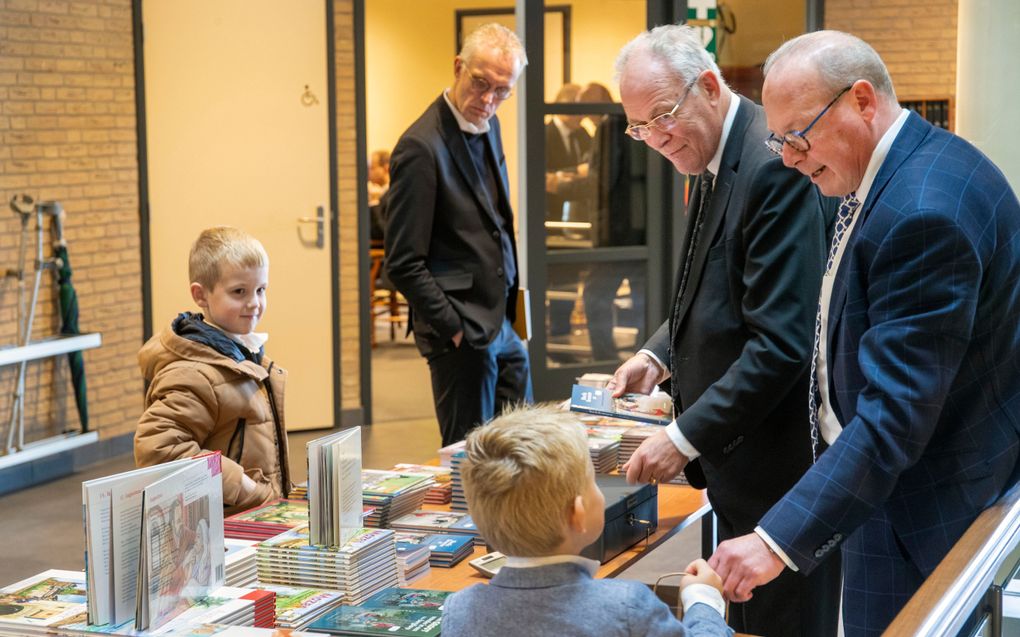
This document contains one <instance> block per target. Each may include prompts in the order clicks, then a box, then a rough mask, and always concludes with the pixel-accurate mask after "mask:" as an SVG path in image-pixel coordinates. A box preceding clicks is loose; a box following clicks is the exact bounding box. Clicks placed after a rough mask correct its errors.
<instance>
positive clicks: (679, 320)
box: [674, 94, 752, 329]
mask: <svg viewBox="0 0 1020 637" xmlns="http://www.w3.org/2000/svg"><path fill="white" fill-rule="evenodd" d="M733 97H734V99H740V100H741V102H740V106H739V108H738V109H737V115H736V117H735V118H734V119H733V126H732V127H731V128H730V134H729V137H728V138H727V140H726V147H725V148H724V149H723V154H722V160H721V161H720V164H719V174H718V175H716V176H715V188H714V190H713V191H712V198H711V201H710V202H709V204H708V210H706V211H705V213H704V214H705V221H704V222H703V223H704V225H703V226H702V228H701V232H700V234H699V237H698V245H697V246H695V251H694V258H693V259H692V261H691V271H690V274H689V275H688V277H689V280H688V283H687V290H686V292H685V293H684V298H682V299H677V302H678V303H680V307H679V308H677V312H676V326H677V329H678V328H679V326H680V325H681V324H683V320H684V317H685V316H686V315H687V311H688V310H690V307H691V303H692V302H693V300H694V297H695V295H696V294H697V292H698V286H699V285H700V283H701V273H702V272H703V271H704V269H705V262H706V261H707V260H708V251H709V250H710V249H711V248H712V242H713V240H714V239H715V236H716V234H718V232H719V228H720V227H721V226H722V224H723V220H724V219H725V217H726V208H727V206H728V205H729V202H730V194H731V193H732V192H733V182H734V181H735V180H736V178H737V167H738V166H739V164H740V154H741V151H742V150H743V148H744V134H745V133H746V132H747V127H748V126H749V125H750V123H751V114H752V111H751V108H750V107H749V103H747V104H745V103H744V100H743V99H742V98H739V97H738V96H737V95H736V94H734V96H733ZM692 187H693V188H694V189H695V193H697V194H696V195H695V196H694V197H691V206H690V210H697V209H698V208H697V207H696V206H700V205H701V196H700V193H701V178H700V177H699V178H698V179H696V180H695V182H694V184H693V186H692ZM687 216H688V225H689V226H690V225H693V224H694V216H696V215H691V214H688V215H687ZM690 241H691V231H690V229H689V230H688V233H687V241H686V243H685V246H684V247H685V250H684V252H682V253H681V254H686V250H687V249H689V248H687V246H689V245H690ZM680 270H681V276H683V263H681V264H680ZM678 285H679V284H678ZM676 294H677V291H674V298H676Z"/></svg>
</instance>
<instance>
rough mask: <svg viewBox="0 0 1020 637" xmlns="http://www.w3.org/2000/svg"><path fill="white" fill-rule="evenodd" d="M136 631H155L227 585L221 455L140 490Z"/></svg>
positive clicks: (191, 465)
mask: <svg viewBox="0 0 1020 637" xmlns="http://www.w3.org/2000/svg"><path fill="white" fill-rule="evenodd" d="M141 527H142V534H141V546H140V549H139V560H138V577H137V595H136V601H135V628H136V629H137V630H149V629H155V628H158V627H160V626H162V625H163V624H165V623H166V622H167V621H169V620H170V619H173V618H174V617H175V616H177V615H179V614H180V613H182V612H184V611H186V610H188V609H189V608H190V607H191V606H193V605H194V602H195V601H196V600H198V599H200V598H204V597H207V596H208V595H209V594H210V593H211V592H212V591H213V590H215V589H217V588H219V587H220V586H222V585H223V580H224V559H225V557H224V556H225V551H224V548H223V479H222V477H221V467H220V454H218V453H215V454H211V455H207V456H203V457H199V458H196V459H195V460H194V461H193V462H190V463H188V464H186V465H184V466H183V467H181V468H180V469H178V470H177V471H175V472H173V473H171V474H169V475H167V476H164V477H163V478H161V479H160V480H157V481H156V482H153V483H152V484H150V485H148V486H147V487H145V488H144V489H142V519H141Z"/></svg>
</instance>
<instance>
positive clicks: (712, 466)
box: [645, 97, 832, 534]
mask: <svg viewBox="0 0 1020 637" xmlns="http://www.w3.org/2000/svg"><path fill="white" fill-rule="evenodd" d="M739 99H740V105H739V109H738V110H737V115H736V118H735V120H734V123H733V126H732V129H731V130H730V134H729V137H728V138H727V142H726V147H725V148H724V149H723V155H722V162H721V165H720V168H719V174H718V175H716V180H715V190H714V192H713V195H712V198H711V202H710V204H709V208H708V210H707V211H706V218H705V222H704V226H703V227H702V230H701V236H700V238H699V240H698V245H697V251H696V253H695V255H694V261H693V262H692V264H691V273H690V283H689V284H688V287H689V288H690V289H689V290H688V293H687V294H686V295H685V298H684V299H683V303H682V304H678V303H677V299H676V291H675V290H674V304H673V308H672V312H671V316H670V319H669V320H668V321H667V322H666V323H663V325H662V326H661V327H660V328H659V330H658V331H657V332H656V333H655V334H654V335H653V336H652V338H651V339H650V340H649V341H648V343H647V344H646V345H645V347H646V348H647V349H649V350H651V351H652V352H654V353H655V354H656V355H657V356H658V357H659V358H660V360H662V361H663V362H666V361H670V347H672V349H673V363H672V364H671V367H672V369H671V372H672V376H671V379H670V389H671V392H672V394H673V401H674V404H675V405H676V408H677V411H678V412H680V413H678V415H677V424H678V425H679V427H680V430H681V431H682V432H683V434H684V435H685V436H686V437H687V439H688V440H689V441H690V442H691V444H693V445H694V447H695V448H696V449H697V450H698V451H699V452H700V453H701V456H700V457H699V458H698V459H697V460H695V461H693V462H691V463H690V464H689V465H688V468H687V470H686V473H687V476H688V479H689V480H690V481H691V483H692V484H693V485H695V486H699V487H704V486H706V485H707V486H708V496H709V500H710V501H711V502H712V506H713V507H714V508H715V510H716V511H717V512H718V513H719V514H720V515H721V516H723V517H725V518H726V519H728V520H729V521H730V523H731V524H732V525H733V526H734V528H735V530H736V531H737V534H741V533H746V532H748V531H750V530H751V529H753V528H754V526H755V524H756V523H757V521H758V519H759V518H760V516H761V515H762V514H764V513H765V512H766V511H767V510H768V509H769V507H770V506H771V505H772V504H774V503H775V502H776V501H777V500H779V498H780V497H782V496H783V494H784V493H786V491H787V489H789V488H790V487H791V486H793V484H794V483H795V482H796V481H797V479H798V478H799V477H800V476H801V474H803V473H804V471H806V470H807V468H808V467H809V466H810V465H811V441H810V431H809V424H808V407H807V404H808V371H809V368H810V363H811V354H812V348H813V339H814V323H815V311H816V308H817V303H818V291H819V288H820V285H821V277H822V270H823V268H824V265H825V263H824V260H825V250H826V247H827V246H826V242H825V228H826V217H827V216H830V215H831V214H832V201H831V200H829V199H824V198H822V197H821V196H820V195H819V194H818V192H817V191H816V190H815V188H814V187H813V186H812V184H811V182H810V181H809V180H808V179H807V178H806V177H804V176H802V175H801V174H800V173H798V172H797V171H795V170H791V169H788V168H786V167H785V166H783V163H782V161H781V159H780V158H779V157H777V156H775V155H773V154H772V153H770V152H769V150H768V149H767V148H766V147H765V144H764V143H763V141H764V140H765V138H766V137H767V136H768V131H767V130H766V126H765V113H764V111H763V110H762V109H761V107H759V106H756V105H755V104H753V103H752V102H750V101H749V100H747V99H745V98H743V97H741V98H739ZM699 186H700V178H699V179H696V180H695V182H694V185H693V186H692V190H691V192H692V193H694V194H693V196H692V197H691V201H690V204H689V210H690V211H694V210H697V209H698V205H699V204H700V196H699V195H698V194H697V193H699V191H700V188H699ZM693 216H694V215H693V214H692V213H691V212H689V213H688V215H687V218H688V221H689V222H690V221H691V220H692V218H693ZM688 226H689V227H688V230H687V238H686V241H685V245H684V246H683V249H682V250H681V252H680V260H681V265H680V267H681V269H682V268H683V261H684V258H685V255H686V252H687V246H686V244H687V243H688V242H689V241H690V230H691V228H690V226H693V223H689V224H688ZM679 278H680V275H679V273H678V275H677V280H678V281H679Z"/></svg>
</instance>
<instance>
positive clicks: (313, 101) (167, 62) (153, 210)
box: [142, 0, 338, 430]
mask: <svg viewBox="0 0 1020 637" xmlns="http://www.w3.org/2000/svg"><path fill="white" fill-rule="evenodd" d="M142 16H143V20H144V38H145V44H144V54H145V103H146V127H147V142H148V177H149V201H150V219H151V226H150V227H151V236H150V247H151V262H152V288H153V289H152V296H153V314H152V316H153V332H154V333H158V332H159V331H161V330H162V329H164V328H165V327H166V326H167V325H168V324H169V322H170V321H171V320H172V319H173V317H174V316H176V314H177V313H178V312H180V311H182V310H186V309H191V310H194V311H197V308H195V307H194V304H193V302H192V301H191V297H190V294H189V292H188V284H189V281H188V272H187V267H188V266H187V264H188V250H189V248H190V246H191V243H192V242H193V241H194V240H195V237H197V236H198V234H199V232H200V231H201V230H202V229H203V228H207V227H209V226H215V225H231V226H236V227H239V228H241V229H243V230H245V231H247V232H249V233H251V234H252V235H254V236H255V237H257V238H258V239H259V240H260V241H262V243H263V245H264V246H265V247H266V251H267V252H268V253H269V260H270V268H269V289H268V307H267V310H266V314H265V317H264V318H263V320H262V323H260V325H259V330H260V331H267V332H269V342H268V343H267V344H266V352H267V353H268V355H269V356H270V357H271V358H273V359H274V360H276V361H279V363H280V364H281V365H282V366H283V367H284V368H285V369H287V370H288V372H289V381H288V386H287V396H286V400H285V409H286V421H287V428H288V429H292V430H293V429H317V428H323V427H332V426H333V425H334V423H333V401H334V400H337V399H338V397H336V396H334V395H333V377H332V374H333V371H332V369H333V366H332V351H333V346H332V320H333V317H332V316H331V313H330V295H331V289H332V286H333V281H332V276H331V269H330V245H329V237H330V228H329V221H330V214H329V134H328V131H329V128H328V112H329V111H328V103H327V102H328V93H327V90H328V87H327V72H328V70H327V60H326V8H325V3H324V2H323V1H322V0H287V1H286V2H281V1H280V0H145V1H144V2H143V5H142ZM319 207H322V209H323V210H324V211H325V215H324V217H325V219H324V221H323V227H322V232H321V235H322V239H323V241H322V245H321V246H320V245H316V235H317V232H316V224H315V223H300V222H298V218H299V217H313V218H314V217H315V216H316V209H317V208H319Z"/></svg>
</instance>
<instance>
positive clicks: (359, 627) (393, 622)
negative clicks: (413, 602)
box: [308, 606, 443, 637]
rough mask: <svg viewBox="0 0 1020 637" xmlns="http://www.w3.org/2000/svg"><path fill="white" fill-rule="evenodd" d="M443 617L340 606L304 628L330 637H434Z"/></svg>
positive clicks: (427, 612) (431, 612) (417, 611)
mask: <svg viewBox="0 0 1020 637" xmlns="http://www.w3.org/2000/svg"><path fill="white" fill-rule="evenodd" d="M442 618H443V614H442V612H440V611H437V610H428V609H410V608H365V607H362V606H340V607H338V608H335V609H333V610H332V611H330V612H329V613H327V614H326V615H324V616H323V617H322V618H321V619H319V620H317V621H315V622H313V623H312V624H311V625H310V626H308V630H310V631H319V632H325V633H329V634H331V635H393V636H395V637H436V636H438V635H439V627H440V622H442Z"/></svg>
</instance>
